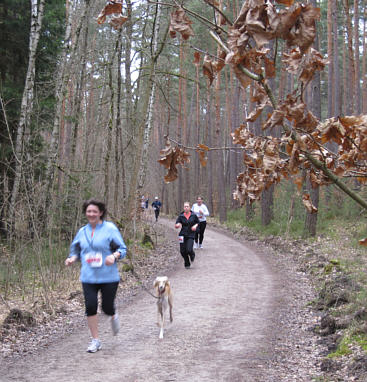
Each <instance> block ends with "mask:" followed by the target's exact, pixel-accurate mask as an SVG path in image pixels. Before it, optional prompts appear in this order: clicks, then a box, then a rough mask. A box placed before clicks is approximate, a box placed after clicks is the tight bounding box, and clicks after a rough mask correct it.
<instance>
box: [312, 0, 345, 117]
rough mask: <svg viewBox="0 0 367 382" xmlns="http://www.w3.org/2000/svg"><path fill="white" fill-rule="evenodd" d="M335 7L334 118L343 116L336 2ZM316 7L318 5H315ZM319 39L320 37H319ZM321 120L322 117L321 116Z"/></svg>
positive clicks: (333, 14)
mask: <svg viewBox="0 0 367 382" xmlns="http://www.w3.org/2000/svg"><path fill="white" fill-rule="evenodd" d="M334 1H335V2H334V5H333V13H332V17H333V60H334V63H333V79H332V97H333V116H334V117H336V116H338V115H341V107H340V106H341V105H340V70H339V43H338V5H337V2H336V0H334ZM315 6H316V4H315ZM317 38H318V37H317ZM317 50H319V49H317ZM320 118H321V116H320Z"/></svg>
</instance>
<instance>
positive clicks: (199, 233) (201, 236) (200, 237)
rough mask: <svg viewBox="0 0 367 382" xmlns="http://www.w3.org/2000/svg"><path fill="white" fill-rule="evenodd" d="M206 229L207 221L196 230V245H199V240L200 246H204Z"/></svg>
mask: <svg viewBox="0 0 367 382" xmlns="http://www.w3.org/2000/svg"><path fill="white" fill-rule="evenodd" d="M205 228H206V221H205V220H204V221H203V222H200V223H199V226H198V228H197V229H196V232H195V243H197V242H198V240H199V244H203V240H204V231H205Z"/></svg>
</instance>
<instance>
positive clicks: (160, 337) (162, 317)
mask: <svg viewBox="0 0 367 382" xmlns="http://www.w3.org/2000/svg"><path fill="white" fill-rule="evenodd" d="M163 328H164V312H163V310H162V315H161V330H160V331H159V339H163V330H164V329H163Z"/></svg>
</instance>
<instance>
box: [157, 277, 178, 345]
mask: <svg viewBox="0 0 367 382" xmlns="http://www.w3.org/2000/svg"><path fill="white" fill-rule="evenodd" d="M153 287H154V289H155V290H156V295H157V297H158V301H157V307H158V317H157V318H158V320H157V325H158V326H159V327H160V332H159V338H160V339H162V338H163V329H164V322H165V316H166V311H167V308H168V307H169V319H170V321H171V322H172V321H173V317H172V307H173V296H172V290H171V284H170V282H169V280H168V277H167V276H161V277H157V278H156V279H155V280H154V283H153Z"/></svg>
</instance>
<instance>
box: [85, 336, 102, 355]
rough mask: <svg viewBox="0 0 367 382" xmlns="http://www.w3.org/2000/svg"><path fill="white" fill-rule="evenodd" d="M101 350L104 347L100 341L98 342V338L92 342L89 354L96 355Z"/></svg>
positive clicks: (88, 350)
mask: <svg viewBox="0 0 367 382" xmlns="http://www.w3.org/2000/svg"><path fill="white" fill-rule="evenodd" d="M101 349H102V345H101V343H100V342H99V340H97V339H96V338H93V339H92V342H91V343H90V344H89V346H88V349H87V352H88V353H95V352H97V351H98V350H101Z"/></svg>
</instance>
